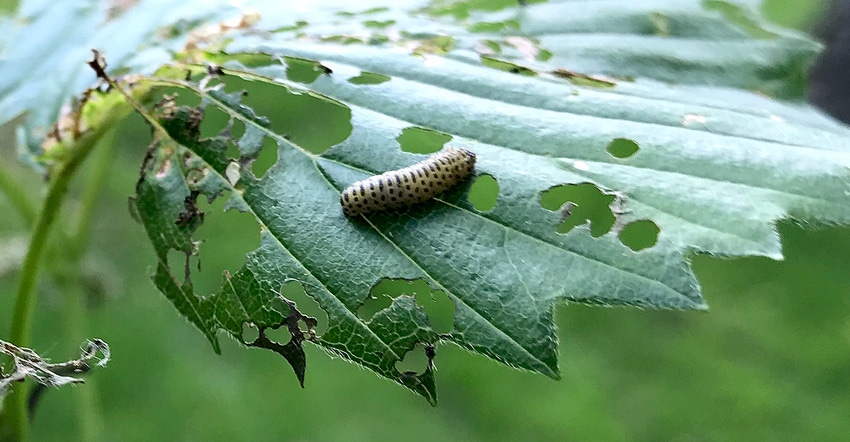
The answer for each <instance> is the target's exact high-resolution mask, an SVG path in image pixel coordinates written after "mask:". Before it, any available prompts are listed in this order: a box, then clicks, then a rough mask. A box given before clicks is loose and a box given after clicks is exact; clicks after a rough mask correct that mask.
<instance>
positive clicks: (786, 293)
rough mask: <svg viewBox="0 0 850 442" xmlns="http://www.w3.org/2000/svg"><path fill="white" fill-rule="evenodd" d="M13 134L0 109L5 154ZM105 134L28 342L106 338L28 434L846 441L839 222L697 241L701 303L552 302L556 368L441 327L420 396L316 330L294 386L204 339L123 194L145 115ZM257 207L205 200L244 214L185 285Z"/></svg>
mask: <svg viewBox="0 0 850 442" xmlns="http://www.w3.org/2000/svg"><path fill="white" fill-rule="evenodd" d="M811 7H812V3H810V2H804V1H802V0H794V1H791V0H785V2H784V3H780V1H779V0H776V1H768V3H767V5H766V10H767V11H768V12H769V13H771V14H772V15H773V16H774V17H777V20H778V21H780V22H782V23H784V24H796V25H798V26H803V23H805V18H801V17H806V16H807V15H806V14H807V12H806V11H808V10H810V8H811ZM12 139H13V138H12V134H11V133H10V132H9V131H8V128H0V153H2V155H4V157H5V158H10V157H12V152H11V151H10V150H11V147H12V146H11V143H9V140H12ZM118 140H119V146H117V147H118V149H117V150H116V153H115V158H114V159H113V168H114V169H113V173H111V174H110V175H109V177H108V183H106V185H105V189H104V191H103V192H102V194H101V199H100V201H99V203H98V208H97V211H96V218H95V219H94V221H93V222H94V223H95V225H94V233H95V234H94V235H92V242H93V244H92V246H91V248H90V251H89V253H88V254H87V256H86V261H85V263H84V265H83V267H84V268H85V269H87V271H86V273H85V276H84V278H83V282H84V284H85V290H86V293H87V294H88V298H87V299H86V307H87V323H86V324H83V326H82V327H80V328H78V329H76V330H72V329H70V328H68V327H66V326H65V324H66V322H67V316H68V315H67V309H68V302H69V301H68V298H67V296H65V294H64V293H63V292H61V291H58V290H57V289H56V287H55V286H51V284H50V283H49V282H47V281H46V282H45V283H44V284H42V285H41V287H40V291H41V292H40V294H39V295H40V297H39V300H40V305H39V309H38V313H37V318H36V324H39V325H41V327H42V328H39V329H37V330H36V331H35V345H34V347H35V348H37V349H39V351H40V353H42V355H44V356H47V357H51V356H52V357H53V358H55V359H57V360H58V359H60V358H62V357H63V356H65V355H68V354H73V353H74V352H75V351H76V350H77V349H76V345H77V344H78V343H79V342H82V341H83V340H85V339H86V338H88V337H99V338H103V339H105V340H107V341H108V342H109V344H110V346H111V347H112V349H113V359H112V361H111V362H110V365H109V366H108V368H107V369H105V370H101V371H99V372H98V373H97V376H95V377H91V378H88V379H87V383H86V385H84V386H80V387H77V388H66V389H62V390H55V391H49V392H48V393H47V394H46V395H45V397H44V400H43V403H42V406H41V408H40V409H39V410H37V412H36V414H35V417H34V419H35V420H34V436H35V439H36V440H45V441H50V440H57V441H58V440H67V439H69V435H75V434H79V433H81V431H82V430H81V428H82V426H85V425H99V426H100V427H101V431H102V433H101V434H102V435H103V438H104V439H107V440H129V441H132V440H234V439H235V440H293V439H295V440H346V441H359V440H364V441H366V440H369V441H371V440H388V439H392V440H395V439H399V438H402V437H403V438H404V439H405V440H412V441H416V440H423V441H425V440H435V439H438V440H533V439H536V440H622V439H628V440H671V439H679V440H681V439H695V440H716V439H723V440H728V439H732V440H745V439H756V440H759V439H762V440H763V439H770V440H795V439H807V440H840V439H843V438H845V437H846V436H845V435H846V434H847V433H848V432H850V419H848V418H850V403H848V402H847V401H846V397H847V395H848V393H850V378H848V377H847V373H848V370H850V272H848V271H847V262H848V261H847V259H848V257H850V228H837V227H830V228H823V227H821V228H818V227H816V226H797V225H794V224H792V223H782V224H780V232H781V235H782V241H783V245H784V254H785V257H786V259H785V260H784V261H782V262H776V261H771V260H768V259H764V258H746V259H735V260H723V259H719V258H712V257H708V256H695V257H694V268H695V271H696V274H697V276H698V278H699V280H700V282H701V284H702V285H703V290H704V296H705V298H706V299H707V300H708V302H709V303H710V305H711V310H710V311H709V312H708V313H695V312H669V311H639V310H631V309H619V308H615V309H600V308H586V307H580V306H561V307H559V309H558V312H557V319H558V324H559V327H560V338H561V345H560V353H561V369H562V373H563V379H562V380H561V381H559V382H555V381H552V380H550V379H548V378H545V377H542V376H539V375H535V374H530V373H525V372H518V371H511V370H507V369H505V368H504V367H503V366H501V365H499V364H497V363H495V362H492V361H490V360H487V359H485V358H483V357H481V356H475V355H472V354H469V353H467V352H465V351H463V350H460V349H458V348H457V347H453V346H443V347H441V348H440V352H439V354H438V357H437V358H438V359H437V365H438V368H439V371H438V372H437V376H438V378H439V381H440V382H441V384H442V385H441V397H440V405H439V407H437V408H432V407H430V406H429V405H428V404H427V403H426V402H424V401H422V400H421V399H419V398H417V397H415V396H414V395H411V394H410V393H408V392H407V391H405V390H403V389H399V388H397V387H396V386H395V385H393V384H391V383H389V382H386V381H384V380H381V379H379V378H377V377H376V376H375V375H373V374H372V373H370V372H367V371H365V370H361V369H358V368H357V367H355V366H353V365H350V364H341V363H339V362H338V361H333V360H331V359H329V358H327V357H326V356H325V355H323V354H322V353H321V352H320V351H319V350H317V349H316V348H315V347H308V348H307V349H306V350H307V353H308V355H307V356H308V358H309V363H310V371H309V372H308V377H307V382H306V387H307V388H306V389H303V390H302V389H300V388H298V386H297V382H296V381H295V378H294V376H293V375H292V374H291V370H290V369H289V367H287V366H285V365H284V364H282V363H281V361H280V360H279V357H277V356H276V355H273V354H267V352H261V351H249V350H243V349H240V348H238V347H237V346H236V345H235V343H234V342H233V341H231V340H229V339H223V340H222V344H223V347H224V348H223V355H222V356H217V355H215V354H214V353H213V352H212V351H210V348H209V344H208V343H207V341H206V340H205V339H204V337H203V335H202V334H200V333H198V332H197V330H196V329H195V328H194V327H192V326H191V325H189V324H188V323H187V322H186V321H185V320H184V319H182V318H179V317H178V316H177V315H176V314H175V312H174V310H173V307H172V305H171V304H170V303H169V302H168V301H166V300H165V299H164V298H163V297H162V296H161V294H159V293H158V292H157V291H156V290H155V289H154V287H153V285H152V284H151V283H150V280H149V278H148V275H149V274H150V272H151V269H150V263H152V262H154V257H153V252H152V250H151V248H150V246H149V244H148V243H147V240H146V238H145V237H144V234H143V232H142V230H141V228H140V227H139V226H138V225H137V224H136V223H134V222H133V221H132V220H131V218H130V216H129V214H128V213H127V210H126V199H127V195H128V194H130V193H131V192H132V189H133V186H134V184H135V180H136V176H137V175H136V172H137V170H138V165H139V163H140V161H141V155H142V152H143V151H144V149H145V146H146V145H147V142H148V140H149V133H148V130H147V128H146V127H145V126H144V125H143V124H142V123H141V121H140V120H139V119H138V118H133V119H131V120H130V121H129V122H128V123H127V124H126V125H125V126H124V127H123V128H122V130H121V132H120V133H119V137H118ZM8 166H9V168H10V169H12V172H13V176H14V177H15V178H17V179H19V180H20V181H21V182H22V183H24V184H25V185H26V187H27V188H28V189H29V191H30V193H31V197H32V198H33V199H36V198H38V197H40V196H41V194H40V192H41V189H42V188H43V182H42V179H41V177H39V176H36V175H34V174H32V172H31V171H29V170H26V169H24V168H23V167H22V166H21V167H16V165H14V164H8ZM87 166H89V167H91V166H92V165H91V164H88V165H87ZM85 172H86V171H84V173H83V174H81V175H85ZM75 191H76V192H75ZM72 194H74V195H79V189H72ZM74 209H75V205H74V204H73V202H72V204H69V205H68V206H67V207H66V210H68V211H71V212H72V211H73V210H74ZM202 209H204V208H203V207H202ZM207 210H210V209H208V208H207ZM213 210H214V209H213ZM0 213H4V215H3V216H0V250H3V252H4V253H3V254H2V255H0V329H5V328H8V327H7V324H8V323H9V315H10V314H11V306H12V303H13V296H12V294H13V293H14V291H15V285H16V282H17V278H16V271H15V268H16V266H15V262H14V260H15V256H17V255H16V253H15V250H16V249H20V247H22V246H21V242H20V241H18V240H19V239H20V238H25V237H26V232H27V229H26V228H25V225H24V223H23V221H22V220H20V219H18V218H17V217H14V216H9V215H8V214H9V213H11V211H10V210H9V207H8V203H7V201H6V200H5V199H0ZM251 222H252V221H251V220H250V219H246V217H245V216H243V215H239V214H230V213H229V214H226V215H225V216H217V217H210V218H209V220H208V222H207V223H205V225H204V227H203V229H202V230H201V231H200V234H201V235H206V237H207V238H212V237H216V236H220V235H222V233H223V232H225V231H227V230H229V229H234V228H236V229H241V230H240V231H242V232H244V233H243V235H242V237H241V238H239V240H238V241H236V240H233V239H231V241H232V244H229V245H223V244H215V242H212V241H211V242H209V244H206V243H205V244H204V245H202V246H201V247H202V250H201V256H203V257H204V260H203V266H202V271H200V272H198V273H197V274H196V276H197V277H198V278H199V281H198V282H197V286H198V287H200V288H204V287H210V288H211V287H216V286H218V284H219V283H220V273H219V270H220V269H224V268H226V269H229V270H231V271H234V270H235V269H237V268H239V267H240V266H241V265H242V263H243V261H244V253H245V252H247V251H248V250H252V249H253V248H255V246H256V244H257V243H258V235H257V233H256V229H255V228H246V227H248V226H251ZM231 238H232V237H231ZM207 247H209V249H205V248H207ZM207 269H209V270H207ZM93 391H94V392H96V394H95V395H88V397H87V398H86V400H88V401H90V402H91V401H95V403H94V404H93V408H94V409H95V410H96V412H97V413H99V414H100V416H99V418H98V419H97V420H98V422H96V423H91V422H82V421H79V420H78V419H79V418H78V414H76V413H75V412H76V411H77V409H78V407H80V405H79V403H80V397H81V396H82V395H83V394H84V393H85V392H89V393H91V392H93ZM89 405H90V406H91V405H92V404H91V403H89Z"/></svg>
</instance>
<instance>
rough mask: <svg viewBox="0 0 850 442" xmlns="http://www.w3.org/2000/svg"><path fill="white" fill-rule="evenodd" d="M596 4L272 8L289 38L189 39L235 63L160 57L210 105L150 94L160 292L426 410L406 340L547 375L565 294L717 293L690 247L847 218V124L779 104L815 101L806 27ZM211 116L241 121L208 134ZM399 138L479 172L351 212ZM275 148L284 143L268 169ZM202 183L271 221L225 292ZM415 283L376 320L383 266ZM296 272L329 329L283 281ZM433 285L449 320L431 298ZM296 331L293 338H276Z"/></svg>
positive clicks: (671, 300) (743, 10)
mask: <svg viewBox="0 0 850 442" xmlns="http://www.w3.org/2000/svg"><path fill="white" fill-rule="evenodd" d="M143 4H147V3H146V2H145V3H143ZM583 5H584V7H582V8H577V7H576V6H575V4H574V3H572V2H552V3H544V4H533V5H528V6H524V7H508V8H503V9H502V10H499V11H496V12H479V11H478V9H480V8H478V7H477V5H473V4H471V3H470V4H465V9H464V10H463V11H460V10H454V9H452V10H445V9H442V10H441V9H440V8H441V7H442V6H441V5H431V7H429V8H424V9H422V8H420V9H419V10H416V11H414V10H413V9H410V8H409V9H406V10H402V9H401V7H400V6H394V7H393V8H392V9H389V8H388V9H378V10H369V11H368V12H369V14H368V15H364V14H365V13H352V12H349V11H342V12H345V14H343V15H339V14H333V13H332V12H331V13H329V12H327V11H324V12H321V13H315V14H313V15H310V16H309V17H302V16H297V17H293V16H292V15H287V16H281V15H275V14H271V13H270V14H269V15H268V16H264V20H266V21H263V22H261V27H263V29H270V30H277V31H274V32H269V33H257V32H253V31H249V32H245V33H243V34H239V33H236V34H233V35H228V36H227V38H228V40H226V41H224V42H216V43H215V44H213V45H212V46H211V49H210V50H209V51H197V52H196V53H193V55H194V56H196V57H199V58H201V59H204V60H205V61H207V62H209V63H214V64H216V65H219V66H222V67H223V72H224V75H220V76H218V77H215V78H213V77H204V76H203V75H202V74H201V73H202V72H203V71H204V67H203V66H199V65H185V64H179V63H176V64H174V65H171V66H167V67H165V68H163V69H160V70H159V71H158V72H157V74H156V76H155V79H153V80H148V83H150V82H153V83H154V84H159V85H162V86H168V87H170V88H172V89H169V91H172V92H173V88H178V89H180V90H181V93H182V94H184V95H185V94H189V95H196V96H198V97H200V98H201V103H202V104H201V106H200V108H199V109H200V110H201V111H199V109H195V108H190V107H183V106H178V105H177V104H176V103H173V102H166V103H165V105H164V106H160V107H159V108H158V109H157V112H158V118H159V120H158V121H159V124H161V125H162V126H163V128H164V129H165V131H166V133H167V134H168V135H167V136H160V137H159V138H158V139H157V144H156V145H155V148H154V149H153V150H152V151H151V155H150V157H149V160H148V161H146V164H145V167H144V168H143V171H144V174H143V176H142V179H141V180H140V182H139V186H138V187H137V196H136V199H135V209H136V211H137V212H138V214H139V219H140V220H141V222H142V225H143V226H144V228H145V230H146V231H147V234H148V236H149V238H150V240H151V242H152V243H153V245H154V247H155V249H156V252H157V256H158V262H157V267H156V273H155V276H154V282H155V284H156V285H157V287H159V289H160V290H161V291H162V292H163V293H164V294H165V296H166V297H167V298H168V299H169V300H171V301H172V302H173V303H174V305H175V307H176V308H177V309H178V311H180V312H181V314H182V315H184V316H185V317H186V318H187V319H189V320H190V321H191V322H192V323H193V324H195V325H196V326H197V327H198V328H199V329H200V330H201V331H202V332H203V333H204V334H205V335H206V336H207V338H208V339H209V340H210V342H211V343H212V345H213V346H214V348H215V349H216V351H218V349H219V347H218V341H217V336H216V333H217V332H218V331H219V330H222V331H225V332H227V333H228V334H229V335H231V336H232V337H234V338H236V339H237V340H239V341H241V342H243V343H245V344H247V345H253V346H258V347H263V348H268V349H271V350H273V351H276V352H278V353H280V354H281V355H282V356H284V357H285V358H286V359H287V360H288V361H289V362H290V364H291V365H292V366H293V368H294V369H295V372H296V375H297V376H298V378H299V380H301V381H302V383H303V379H304V373H305V368H306V358H305V356H304V352H303V349H302V345H303V343H304V342H313V343H315V344H317V345H319V346H321V347H322V348H324V349H326V350H327V351H328V352H330V353H331V354H333V355H336V356H340V357H342V358H345V359H347V360H350V361H352V362H355V363H357V364H359V365H361V366H363V367H366V368H368V369H370V370H372V371H374V372H375V373H377V374H379V375H381V376H383V377H385V378H387V379H391V380H394V381H396V382H398V383H399V384H401V385H404V386H406V387H407V388H410V389H411V390H412V391H414V392H416V393H417V394H420V395H422V396H424V397H426V398H427V399H428V400H430V401H431V402H434V401H436V386H435V378H434V364H435V363H436V362H435V361H434V360H433V358H432V357H430V356H429V361H428V364H427V367H425V369H424V371H422V372H420V373H409V372H406V371H401V370H399V369H398V368H397V364H398V363H399V362H400V361H402V359H403V358H404V356H405V354H406V353H408V352H410V351H412V350H414V349H416V348H417V345H418V346H419V348H425V349H427V348H430V347H429V346H430V345H432V344H437V343H441V342H451V343H454V344H456V345H459V346H461V347H463V348H467V349H469V350H471V351H474V352H478V353H481V354H484V355H486V356H488V357H490V358H493V359H495V360H497V361H500V362H503V363H505V364H508V365H511V366H514V367H519V368H523V369H527V370H532V371H535V372H539V373H543V374H545V375H548V376H550V377H553V378H557V377H558V376H559V374H558V364H557V355H556V350H557V342H556V335H555V333H554V332H555V330H554V324H553V321H552V319H553V318H552V315H553V311H554V305H555V304H556V303H558V302H574V303H585V304H598V305H631V306H639V307H656V308H684V309H698V310H701V309H705V308H706V304H705V302H704V300H703V299H702V297H701V296H700V290H699V285H698V283H697V281H696V279H695V277H694V275H693V273H692V272H691V270H690V265H689V258H690V256H691V254H692V253H694V252H699V253H709V254H714V255H723V256H740V255H761V256H768V257H771V258H775V259H779V258H781V257H782V254H781V246H780V243H779V237H778V235H777V233H776V231H775V223H776V222H777V221H778V220H780V219H784V218H794V219H797V220H799V221H801V222H808V223H842V224H846V223H848V221H850V205H848V199H850V198H848V195H850V188H848V167H850V154H849V153H848V147H850V138H849V137H848V134H850V133H849V132H848V131H847V129H845V128H844V127H842V126H840V125H838V124H836V123H834V122H832V121H831V120H828V119H826V118H824V117H822V116H820V114H818V113H817V112H815V111H813V110H811V109H810V108H808V107H806V106H802V105H799V104H789V103H782V102H777V101H773V100H771V99H770V98H767V97H765V96H764V95H773V96H779V97H788V98H799V97H800V96H801V91H802V82H801V78H802V75H803V74H802V73H803V72H804V67H805V65H806V63H808V62H809V61H810V60H811V59H812V58H813V57H814V56H815V55H816V52H817V49H818V45H817V44H816V43H814V42H813V41H811V40H808V39H806V38H804V37H802V36H800V35H797V34H793V33H790V32H788V31H785V30H781V29H774V28H772V27H771V26H769V25H767V24H765V23H764V22H762V21H761V20H760V19H759V18H758V16H757V15H756V14H755V13H754V12H752V11H753V9H752V5H751V4H749V3H746V2H736V3H728V4H726V3H721V2H716V1H712V2H705V3H702V2H695V1H688V2H677V3H671V2H660V1H639V2H626V1H623V2H598V4H596V3H594V4H592V5H590V4H585V3H583ZM364 9H365V7H364ZM493 9H494V8H490V9H489V10H490V11H492V10H493ZM496 9H498V8H496ZM269 11H271V10H269ZM406 11H414V12H406ZM261 12H263V13H266V10H262V11H261ZM430 14H434V15H433V16H431V15H430ZM452 17H455V18H452ZM366 21H368V22H370V23H372V22H374V23H391V24H390V25H388V26H387V27H378V28H376V27H375V26H371V25H367V24H364V22H366ZM480 23H488V24H493V23H509V24H510V26H507V25H505V26H481V25H480ZM515 23H516V24H518V26H519V28H518V29H516V26H514V24H515ZM436 30H439V31H436ZM479 31H481V32H479ZM339 42H344V43H346V44H340V43H339ZM494 47H496V48H498V51H497V50H495V49H494ZM222 48H223V50H221V49H222ZM195 59H198V58H195ZM187 72H190V73H193V77H192V81H185V80H184V78H185V76H186V73H187ZM202 77H203V78H202ZM364 79H370V80H368V81H364ZM386 79H388V80H386ZM372 80H376V81H372ZM378 80H379V81H378ZM241 89H246V90H248V94H247V96H243V94H242V93H241V92H239V91H240V90H241ZM742 89H749V90H754V91H757V92H759V93H760V94H754V93H751V92H747V91H745V90H742ZM214 112H218V113H223V114H224V115H225V116H226V119H227V120H230V122H231V123H232V126H231V124H230V123H228V124H227V125H223V126H221V127H219V128H218V135H216V136H213V137H211V138H202V137H201V136H200V129H199V127H200V125H201V118H202V116H203V115H204V114H207V115H209V114H212V113H214ZM260 114H262V115H265V116H266V117H267V118H266V117H262V116H260ZM233 127H237V128H240V129H242V130H244V132H243V133H242V135H241V136H238V137H237V136H234V132H233V130H232V128H233ZM408 134H413V135H414V136H416V135H418V136H423V134H433V135H435V136H429V139H430V140H431V141H428V143H429V144H430V143H432V142H434V141H433V140H439V141H437V142H438V143H443V142H445V141H442V140H446V139H448V140H449V141H448V142H447V143H446V145H448V146H454V147H463V148H467V149H470V150H472V151H473V152H475V153H476V155H477V158H478V163H477V165H476V169H475V173H474V174H475V177H473V178H470V179H469V180H468V181H467V182H465V183H463V184H461V185H460V186H458V187H456V188H454V189H452V190H450V191H449V192H446V193H445V194H443V195H441V196H439V197H438V198H436V199H434V200H432V201H429V202H427V203H424V204H422V205H419V206H415V207H413V208H411V209H410V210H407V211H403V212H393V213H382V214H374V215H368V216H365V217H361V218H355V219H350V218H346V217H345V216H344V215H343V214H342V211H341V208H340V206H339V203H338V201H339V195H340V191H341V190H342V189H344V188H345V187H346V186H348V185H350V184H351V183H353V182H355V181H357V180H360V179H363V178H365V177H367V176H369V175H372V174H377V173H382V172H384V171H388V170H393V169H398V168H401V167H405V166H409V165H411V164H413V163H415V162H417V161H420V160H422V159H423V158H425V156H424V155H421V154H416V153H413V152H416V150H415V149H406V148H402V147H401V146H400V144H401V143H408V142H409V141H408V137H409V136H410V135H408ZM269 144H270V145H271V147H268V145H269ZM264 146H266V147H264ZM429 148H430V147H429ZM268 149H272V150H276V152H275V153H276V155H277V158H278V160H277V162H276V163H275V164H274V165H273V166H272V167H271V168H270V169H268V170H267V171H265V173H264V174H262V175H261V176H257V175H255V172H254V170H253V168H252V163H253V162H255V161H256V160H257V158H258V157H259V156H260V154H261V153H262V152H264V151H266V150H268ZM481 177H490V178H488V180H489V179H492V180H495V185H492V184H491V185H490V188H491V189H493V188H495V189H497V192H498V194H497V197H496V198H495V204H494V205H493V204H480V203H473V202H471V201H479V200H478V199H477V197H476V196H475V195H469V193H470V192H472V190H471V188H472V187H473V186H474V183H477V182H478V179H479V178H481ZM200 195H203V196H205V197H206V198H207V199H212V198H216V197H225V198H227V204H226V207H227V208H230V209H236V210H240V211H243V212H247V213H250V214H252V215H253V216H254V218H255V219H256V221H257V224H258V228H259V230H260V232H261V235H260V236H261V244H260V246H259V248H258V249H257V250H255V251H253V252H251V253H249V254H248V256H247V257H246V262H245V265H244V266H243V267H242V268H241V269H239V270H238V271H237V272H235V273H234V274H232V275H229V274H225V275H224V278H223V283H222V286H221V288H220V289H219V290H218V291H217V292H216V293H212V294H208V293H197V292H196V290H195V288H194V286H193V284H192V268H193V267H192V266H191V265H189V264H190V263H191V261H190V258H191V257H192V256H193V255H194V254H195V253H196V251H197V250H196V248H197V245H196V242H195V241H196V239H195V238H194V236H193V235H194V233H195V229H196V228H197V227H198V225H199V224H201V223H202V222H203V216H204V215H202V214H201V213H200V212H199V209H198V208H197V198H199V197H201V196H200ZM205 216H207V217H209V216H220V214H217V213H209V214H206V215H205ZM585 219H587V220H588V222H584V220H585ZM621 233H622V234H621ZM208 240H209V241H215V240H220V239H219V238H212V239H208ZM175 250H176V251H178V252H182V255H181V254H176V255H175V254H174V253H173V251H175ZM169 252H172V253H169ZM184 257H185V258H184ZM200 258H201V259H203V256H201V257H200ZM387 281H390V282H389V283H387ZM407 281H414V282H415V283H416V284H419V283H423V284H425V285H426V286H427V287H426V289H425V291H426V292H430V293H427V296H418V295H420V293H419V292H416V293H415V295H417V296H413V295H414V293H413V289H410V288H404V287H403V288H402V289H399V290H398V293H396V294H395V296H394V297H393V300H392V301H391V303H390V304H389V306H387V307H386V308H384V309H380V310H379V311H377V312H375V313H373V314H365V313H364V311H365V310H364V309H365V308H364V305H366V304H369V303H370V301H371V299H372V298H373V297H378V295H379V294H380V293H379V291H380V290H381V289H380V288H379V287H383V284H390V283H393V282H399V284H401V285H403V284H407ZM293 285H295V286H300V287H302V288H303V290H304V292H305V293H306V295H308V296H309V298H305V299H307V300H312V301H314V302H315V303H316V304H318V306H319V307H320V308H321V310H322V311H323V312H324V313H325V314H326V315H327V324H318V321H319V320H318V319H314V318H311V317H309V316H307V315H306V314H304V313H303V312H302V310H303V311H306V307H305V306H304V305H303V304H305V303H307V302H308V301H306V300H305V301H303V302H302V303H301V304H299V303H295V302H293V301H292V300H291V299H287V298H285V297H284V296H283V295H280V294H279V293H280V292H286V290H285V288H287V287H292V286H293ZM409 285H410V286H412V285H414V284H413V283H411V284H409ZM440 296H446V297H448V299H449V300H450V301H451V303H452V305H453V310H452V313H451V315H452V320H451V321H450V322H451V323H452V327H451V330H450V331H448V332H446V331H445V330H441V331H436V329H437V328H438V327H436V326H435V325H434V324H436V323H438V322H440V319H441V318H438V317H437V316H438V315H439V313H435V312H434V311H433V310H431V309H430V307H429V304H428V302H427V298H429V297H433V298H434V299H437V298H438V297H440ZM367 307H368V306H367ZM317 325H318V326H319V327H321V326H322V325H323V326H324V327H325V330H324V332H322V333H320V334H316V333H317V331H316V328H317ZM284 326H285V327H286V329H287V330H288V331H289V333H290V336H291V337H290V340H289V341H288V342H287V343H284V344H281V343H277V342H274V340H273V339H272V338H270V337H269V333H268V331H269V330H270V329H274V328H279V327H284ZM251 327H253V328H256V329H257V335H258V337H256V338H251V337H248V334H247V333H246V332H245V330H246V328H251ZM428 351H429V350H426V353H427V352H428ZM437 353H439V349H437Z"/></svg>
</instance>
